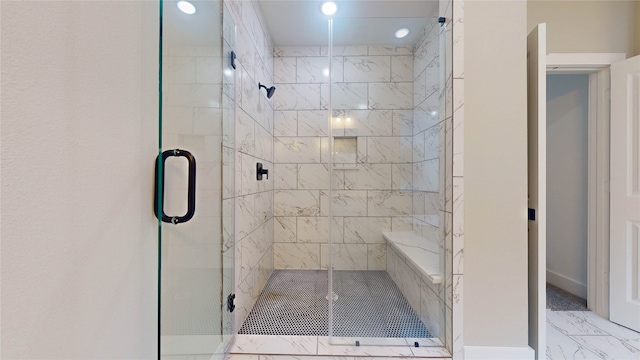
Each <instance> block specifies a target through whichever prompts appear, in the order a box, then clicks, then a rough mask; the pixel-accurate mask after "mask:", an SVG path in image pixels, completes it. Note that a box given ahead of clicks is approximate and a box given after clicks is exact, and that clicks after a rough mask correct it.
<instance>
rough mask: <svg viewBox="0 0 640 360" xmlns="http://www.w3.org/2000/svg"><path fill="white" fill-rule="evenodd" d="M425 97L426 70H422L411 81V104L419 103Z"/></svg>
mask: <svg viewBox="0 0 640 360" xmlns="http://www.w3.org/2000/svg"><path fill="white" fill-rule="evenodd" d="M426 99H427V78H426V72H425V71H422V72H421V73H420V74H418V76H416V78H415V80H414V81H413V105H414V106H417V105H420V104H421V103H422V102H423V101H425V100H426Z"/></svg>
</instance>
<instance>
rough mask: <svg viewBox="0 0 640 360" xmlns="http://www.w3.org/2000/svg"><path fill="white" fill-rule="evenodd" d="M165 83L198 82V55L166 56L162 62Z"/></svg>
mask: <svg viewBox="0 0 640 360" xmlns="http://www.w3.org/2000/svg"><path fill="white" fill-rule="evenodd" d="M162 76H163V77H162V82H163V84H193V83H195V82H196V57H194V56H184V57H183V56H181V57H174V56H171V57H165V58H164V62H163V64H162Z"/></svg>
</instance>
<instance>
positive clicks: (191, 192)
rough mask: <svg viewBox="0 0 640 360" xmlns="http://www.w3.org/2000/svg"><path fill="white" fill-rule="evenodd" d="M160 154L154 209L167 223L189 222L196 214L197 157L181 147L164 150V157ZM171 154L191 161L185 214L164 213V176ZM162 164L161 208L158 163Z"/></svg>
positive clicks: (160, 218)
mask: <svg viewBox="0 0 640 360" xmlns="http://www.w3.org/2000/svg"><path fill="white" fill-rule="evenodd" d="M160 156H161V155H158V156H157V157H156V181H155V187H154V199H153V211H154V212H155V214H156V217H157V218H158V220H162V221H164V222H167V223H172V224H180V223H184V222H187V221H189V220H191V218H192V217H193V214H195V212H196V158H194V157H193V155H192V154H191V153H190V152H188V151H186V150H180V149H174V150H167V151H164V152H163V153H162V158H160ZM170 156H182V157H184V158H186V159H187V161H188V162H189V185H188V189H187V213H186V214H184V215H183V216H168V215H167V214H165V213H164V178H165V176H164V174H165V168H166V167H165V162H166V161H167V158H168V157H170ZM160 164H162V193H161V194H160V196H161V197H162V209H159V206H158V192H159V191H158V185H159V179H158V175H159V169H158V165H160ZM160 212H162V215H160Z"/></svg>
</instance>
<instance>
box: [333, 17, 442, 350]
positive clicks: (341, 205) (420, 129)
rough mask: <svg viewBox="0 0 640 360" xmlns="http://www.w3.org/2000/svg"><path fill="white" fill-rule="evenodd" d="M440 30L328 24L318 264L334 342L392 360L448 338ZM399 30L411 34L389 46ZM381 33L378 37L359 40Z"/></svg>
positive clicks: (369, 21) (390, 22)
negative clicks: (324, 274)
mask: <svg viewBox="0 0 640 360" xmlns="http://www.w3.org/2000/svg"><path fill="white" fill-rule="evenodd" d="M445 22H446V19H439V18H437V17H435V16H432V17H428V18H427V17H423V18H420V17H416V18H336V19H330V20H328V28H329V46H328V53H327V56H328V61H327V63H328V64H330V73H331V74H332V76H330V77H329V79H328V82H329V84H328V85H327V87H326V90H327V91H326V92H324V93H326V94H327V96H326V98H327V99H328V101H327V103H326V108H327V110H328V114H330V115H329V119H328V124H329V125H328V127H329V132H328V134H330V136H328V137H327V138H326V139H323V159H322V161H323V162H326V163H327V164H328V169H329V178H330V179H332V181H331V183H330V184H331V185H330V188H329V189H327V191H326V193H325V194H322V195H324V196H325V197H326V200H324V203H325V204H326V203H328V206H327V207H326V209H327V210H326V212H327V213H326V214H324V215H326V216H328V217H329V218H330V219H331V221H329V222H328V223H329V226H330V229H331V230H330V232H329V233H330V234H331V236H330V237H329V241H328V244H327V245H323V246H326V248H325V249H322V251H321V257H322V258H326V259H327V261H326V263H325V264H323V266H325V267H326V268H327V269H328V271H329V289H330V295H329V296H331V297H332V299H333V300H332V301H330V302H329V343H330V344H332V345H351V346H353V345H356V346H365V345H383V346H386V347H389V346H398V347H402V349H401V348H398V350H397V351H399V352H398V354H400V352H401V351H405V350H404V347H406V346H407V345H410V346H411V345H413V346H416V347H430V346H436V347H444V346H445V344H446V343H447V342H448V340H450V334H449V332H450V329H449V328H448V326H447V324H450V320H451V310H450V309H447V296H448V295H447V294H450V293H451V292H452V289H451V284H450V278H449V277H447V276H446V275H445V274H450V265H451V251H452V250H451V246H452V245H451V242H452V239H451V228H450V227H451V216H452V215H451V197H452V188H451V179H452V173H451V171H452V162H451V159H452V141H451V135H452V131H451V124H452V109H451V97H452V88H451V79H448V80H447V75H446V74H447V71H450V70H451V65H449V64H450V59H451V57H450V56H449V57H448V56H447V47H449V48H450V47H451V44H450V42H451V34H450V32H447V28H446V26H445V25H444V24H445ZM402 27H406V30H408V31H407V32H408V33H409V36H406V37H404V38H398V37H397V36H396V37H394V36H393V34H394V31H396V29H399V28H402ZM380 29H386V30H388V31H386V32H383V34H386V37H384V36H379V37H376V38H375V39H372V38H371V37H369V36H367V34H371V33H379V32H380V31H379V30H380ZM409 30H410V31H409ZM363 39H367V40H363ZM364 41H366V42H364ZM448 42H449V44H448ZM447 81H448V83H447ZM321 92H322V91H321ZM324 93H323V95H324ZM329 199H330V201H329ZM321 208H322V204H321ZM365 270H366V271H365ZM447 271H448V272H447ZM449 308H450V305H449ZM414 353H415V351H414Z"/></svg>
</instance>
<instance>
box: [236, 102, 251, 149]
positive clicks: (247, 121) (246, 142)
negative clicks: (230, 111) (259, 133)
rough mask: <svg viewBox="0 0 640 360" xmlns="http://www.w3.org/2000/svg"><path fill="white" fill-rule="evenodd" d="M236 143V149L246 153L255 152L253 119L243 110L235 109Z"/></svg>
mask: <svg viewBox="0 0 640 360" xmlns="http://www.w3.org/2000/svg"><path fill="white" fill-rule="evenodd" d="M237 113H238V116H237V122H236V145H237V150H238V151H240V152H243V153H246V154H254V153H255V146H256V145H255V143H256V138H255V121H253V119H252V118H251V117H250V116H249V115H248V114H247V113H246V112H244V111H242V110H238V111H237Z"/></svg>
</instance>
